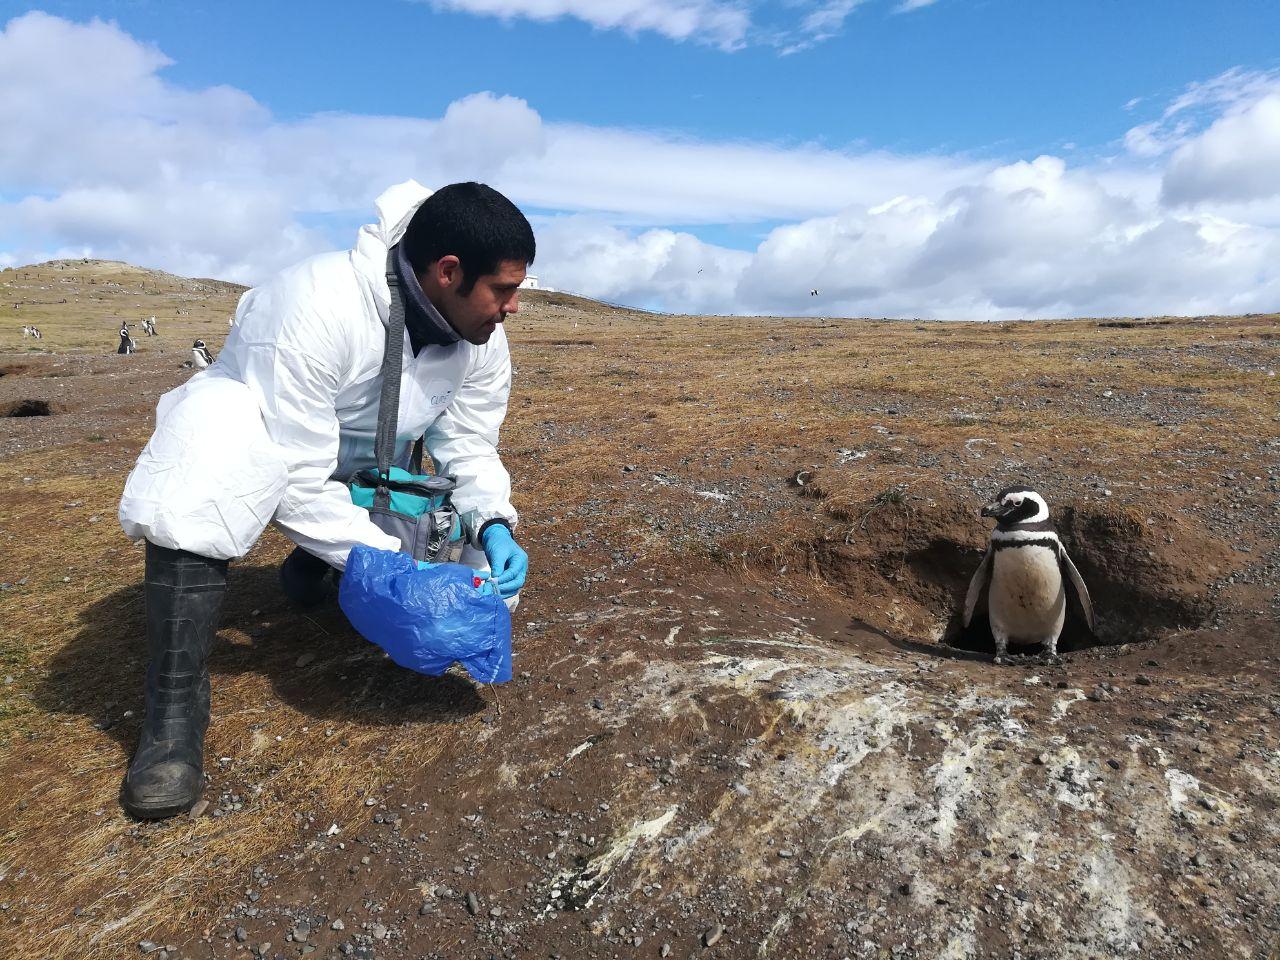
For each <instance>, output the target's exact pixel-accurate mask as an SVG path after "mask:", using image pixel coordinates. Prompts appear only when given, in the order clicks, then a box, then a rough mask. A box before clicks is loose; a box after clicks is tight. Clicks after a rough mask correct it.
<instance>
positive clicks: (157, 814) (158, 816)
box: [120, 792, 200, 820]
mask: <svg viewBox="0 0 1280 960" xmlns="http://www.w3.org/2000/svg"><path fill="white" fill-rule="evenodd" d="M199 802H200V794H197V795H196V797H195V799H194V800H191V801H186V800H182V801H171V802H169V803H163V804H161V803H156V804H143V803H135V802H133V801H131V800H130V799H129V798H128V797H127V796H126V795H125V794H124V793H123V792H121V794H120V807H121V808H122V809H123V810H124V812H125V813H127V814H128V815H129V816H131V817H133V818H134V819H135V820H168V819H169V818H170V817H177V816H181V815H182V814H184V813H187V812H189V811H190V810H191V808H192V807H194V806H195V805H196V804H197V803H199Z"/></svg>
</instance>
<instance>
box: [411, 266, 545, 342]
mask: <svg viewBox="0 0 1280 960" xmlns="http://www.w3.org/2000/svg"><path fill="white" fill-rule="evenodd" d="M524 275H525V264H524V263H522V262H521V261H519V260H503V261H502V262H501V263H499V264H498V269H497V270H496V271H495V272H494V273H486V274H484V275H482V276H480V277H478V278H477V279H476V282H475V285H474V286H473V287H472V288H471V292H470V293H468V294H466V295H465V296H464V295H463V294H462V293H461V292H460V291H461V289H462V285H463V273H462V265H461V264H460V263H459V262H458V258H457V257H453V256H449V257H441V258H440V260H438V261H437V262H436V263H434V264H432V265H431V266H430V267H428V268H427V272H426V275H425V276H422V277H419V280H420V281H421V282H422V288H423V290H424V291H425V292H426V294H427V296H429V297H430V298H431V302H432V303H434V304H435V305H436V309H437V310H439V311H440V312H441V313H442V314H444V318H445V319H446V320H448V321H449V323H451V324H452V325H453V328H454V329H455V330H457V331H458V333H459V334H460V335H461V336H462V339H464V340H466V341H467V342H468V343H476V344H480V343H488V342H489V338H490V337H492V336H493V332H494V331H495V330H497V329H498V324H500V323H502V322H503V321H504V320H506V318H507V314H509V313H516V312H517V311H518V310H519V309H520V283H521V281H523V280H524Z"/></svg>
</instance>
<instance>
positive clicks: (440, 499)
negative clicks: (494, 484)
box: [348, 467, 462, 563]
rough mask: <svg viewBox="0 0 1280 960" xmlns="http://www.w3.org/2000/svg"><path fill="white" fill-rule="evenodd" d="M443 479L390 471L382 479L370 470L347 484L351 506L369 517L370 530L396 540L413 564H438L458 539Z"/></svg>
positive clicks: (454, 514)
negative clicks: (359, 508) (360, 508)
mask: <svg viewBox="0 0 1280 960" xmlns="http://www.w3.org/2000/svg"><path fill="white" fill-rule="evenodd" d="M453 487H454V483H453V480H451V479H450V478H449V477H435V476H424V475H421V474H415V473H410V472H409V471H407V470H402V469H400V468H399V467H391V468H390V469H388V471H387V475H386V476H385V477H382V478H380V477H379V475H378V471H377V470H375V469H373V468H370V469H368V470H361V471H360V472H359V473H357V474H356V475H355V476H354V477H352V478H351V483H350V484H349V485H348V489H349V490H350V492H351V502H352V503H354V504H355V505H356V506H357V507H363V508H364V509H366V510H368V511H369V519H371V520H372V521H373V523H374V525H375V526H376V527H378V529H379V530H381V531H382V532H383V533H388V534H390V535H391V536H393V537H396V538H397V539H399V541H400V543H401V551H402V552H403V553H407V554H409V556H411V557H413V559H415V560H423V561H426V562H428V563H439V562H441V561H442V560H446V559H448V555H449V552H450V548H451V547H452V545H453V544H454V543H456V542H457V541H459V540H461V539H462V524H461V522H460V521H459V519H458V513H457V511H456V510H454V508H453V504H452V503H451V502H450V499H449V497H450V494H451V493H452V492H453Z"/></svg>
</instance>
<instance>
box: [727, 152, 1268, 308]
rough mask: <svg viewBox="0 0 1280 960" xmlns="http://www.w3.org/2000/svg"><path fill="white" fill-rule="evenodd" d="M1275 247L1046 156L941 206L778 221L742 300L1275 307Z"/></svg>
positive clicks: (896, 204) (912, 203)
mask: <svg viewBox="0 0 1280 960" xmlns="http://www.w3.org/2000/svg"><path fill="white" fill-rule="evenodd" d="M1278 255H1280V233H1277V232H1276V231H1272V230H1266V229H1261V228H1256V227H1249V226H1246V225H1241V224H1234V223H1231V222H1229V221H1224V220H1222V219H1220V218H1216V217H1214V216H1211V215H1208V214H1200V215H1194V216H1193V215H1179V216H1172V215H1168V214H1166V213H1164V212H1162V211H1161V210H1159V209H1158V208H1155V207H1152V206H1150V205H1146V204H1142V203H1140V202H1138V201H1135V200H1134V199H1133V198H1132V197H1129V196H1124V195H1120V194H1117V193H1113V192H1110V191H1109V190H1107V189H1106V188H1105V187H1104V186H1103V185H1102V183H1101V182H1100V181H1099V180H1098V179H1097V178H1096V177H1094V176H1092V175H1090V174H1089V173H1087V172H1082V171H1074V172H1073V171H1070V170H1068V169H1067V167H1066V164H1065V163H1064V162H1063V161H1062V160H1061V159H1059V158H1055V157H1040V158H1038V159H1037V160H1035V161H1033V162H1030V163H1026V162H1019V163H1014V164H1010V165H1007V166H1004V167H1000V168H998V169H996V170H993V171H991V172H990V173H989V174H987V175H986V176H984V177H983V178H982V179H981V180H979V181H978V182H977V183H974V184H972V185H969V186H965V187H962V188H960V189H957V190H955V191H953V192H951V193H950V194H949V195H947V196H946V197H944V198H943V199H942V200H941V201H940V202H932V201H928V200H924V199H921V198H898V199H895V200H893V201H891V202H889V203H887V204H884V205H881V206H879V207H875V208H871V209H861V208H850V209H847V210H845V211H842V212H841V213H840V214H838V215H836V216H833V217H824V218H815V219H813V220H809V221H806V222H803V223H799V224H793V225H788V226H786V227H781V228H778V229H777V230H775V231H774V232H773V234H772V235H771V236H770V237H769V238H768V239H767V240H766V241H765V242H764V243H763V244H762V245H761V246H760V248H759V250H758V252H757V254H756V256H755V258H754V259H753V261H752V263H751V264H750V266H749V267H748V268H747V270H746V271H745V272H744V275H743V279H742V282H741V284H740V286H739V289H738V296H739V299H740V301H741V302H742V303H743V304H744V305H745V306H748V307H752V306H754V307H757V308H760V309H764V310H767V311H770V312H773V311H778V310H785V308H786V306H787V305H790V304H795V303H797V302H801V303H803V301H802V300H800V298H799V297H798V295H797V292H798V291H797V289H796V288H803V289H808V288H811V287H817V288H820V289H821V290H822V300H823V303H822V304H821V306H820V307H817V306H814V307H810V309H809V311H808V312H825V313H834V314H854V315H870V316H931V317H939V318H942V319H981V318H995V317H1008V318H1012V317H1051V316H1070V315H1079V314H1086V315H1109V314H1128V315H1133V314H1151V313H1162V312H1172V313H1199V312H1208V311H1212V310H1233V311H1235V310H1238V311H1248V310H1259V309H1266V308H1268V307H1270V308H1274V306H1275V305H1276V304H1277V303H1280V260H1278V259H1277V256H1278ZM777 277H787V278H788V279H789V281H790V282H791V283H794V287H792V288H790V289H788V288H786V287H781V286H780V285H779V284H777V283H776V282H770V278H777Z"/></svg>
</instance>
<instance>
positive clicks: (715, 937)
mask: <svg viewBox="0 0 1280 960" xmlns="http://www.w3.org/2000/svg"><path fill="white" fill-rule="evenodd" d="M723 936H724V924H723V923H717V924H715V925H714V926H713V927H712V928H711V929H710V930H707V931H706V932H705V933H703V935H702V945H703V946H704V947H714V946H715V945H716V944H717V943H718V942H719V941H720V938H721V937H723Z"/></svg>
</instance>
